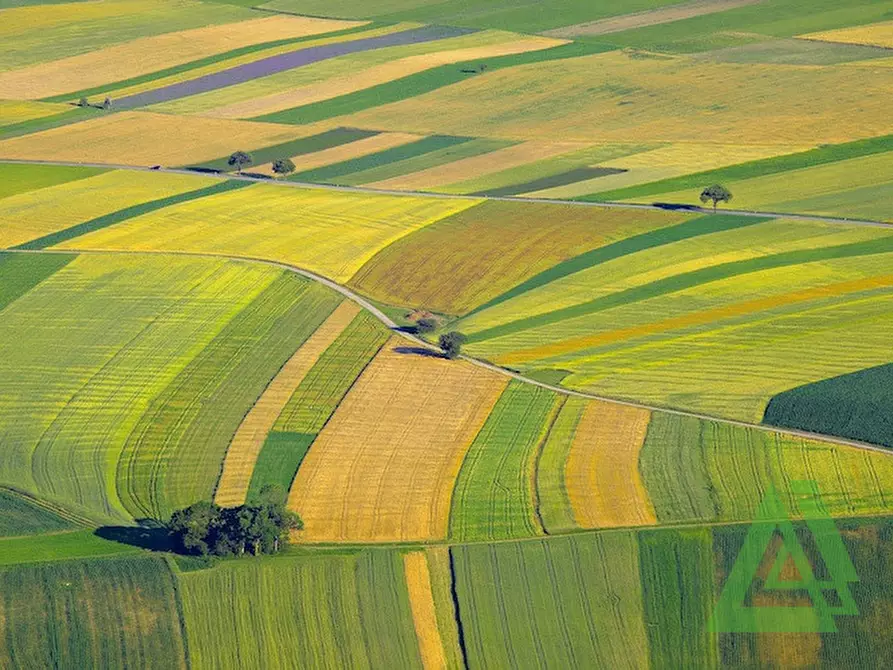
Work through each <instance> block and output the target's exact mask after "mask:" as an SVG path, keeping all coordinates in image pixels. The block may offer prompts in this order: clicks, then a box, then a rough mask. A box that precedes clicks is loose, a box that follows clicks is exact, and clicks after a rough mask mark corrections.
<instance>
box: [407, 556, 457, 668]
mask: <svg viewBox="0 0 893 670" xmlns="http://www.w3.org/2000/svg"><path fill="white" fill-rule="evenodd" d="M403 571H404V572H405V573H406V589H407V591H408V592H409V604H410V606H411V607H412V621H413V624H414V625H415V634H416V637H417V638H418V640H419V654H420V655H421V657H422V666H423V667H424V668H425V670H438V669H440V668H446V667H447V664H446V655H445V654H444V651H443V641H442V640H441V639H440V631H439V630H438V627H437V610H436V606H435V604H434V594H433V592H432V589H431V575H430V573H429V571H428V558H427V556H426V552H424V551H413V552H410V553H408V554H404V556H403Z"/></svg>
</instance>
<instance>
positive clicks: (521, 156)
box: [378, 142, 578, 191]
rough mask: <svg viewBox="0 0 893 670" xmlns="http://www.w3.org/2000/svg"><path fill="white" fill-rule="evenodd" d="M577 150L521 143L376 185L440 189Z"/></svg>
mask: <svg viewBox="0 0 893 670" xmlns="http://www.w3.org/2000/svg"><path fill="white" fill-rule="evenodd" d="M576 148H578V145H575V144H570V143H564V142H523V143H521V144H514V145H512V146H509V147H505V148H504V149H499V150H497V151H491V152H489V153H486V154H483V155H480V156H471V157H469V158H463V159H461V160H457V161H453V162H451V163H447V164H446V165H438V166H435V167H432V168H428V169H427V170H419V171H416V172H413V173H411V174H406V175H402V176H399V177H394V178H393V179H389V180H387V181H383V182H379V183H378V187H379V188H392V189H400V190H405V191H431V190H439V189H438V188H437V187H439V186H447V185H449V184H454V183H457V182H460V181H467V180H470V179H472V178H476V177H480V176H482V175H485V174H488V173H490V172H497V171H502V170H506V169H509V168H512V167H516V166H519V165H527V164H528V163H532V162H534V161H537V160H542V159H545V158H549V157H551V156H555V155H560V154H565V153H569V152H571V151H573V150H574V149H576Z"/></svg>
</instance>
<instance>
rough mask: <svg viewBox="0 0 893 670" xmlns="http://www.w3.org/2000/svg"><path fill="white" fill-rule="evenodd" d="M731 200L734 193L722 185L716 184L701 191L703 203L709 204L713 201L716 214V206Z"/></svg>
mask: <svg viewBox="0 0 893 670" xmlns="http://www.w3.org/2000/svg"><path fill="white" fill-rule="evenodd" d="M731 199H732V192H731V191H730V190H729V189H727V188H726V187H725V186H723V185H722V184H714V185H713V186H708V187H707V188H705V189H704V190H703V191H701V202H703V203H704V204H707V203H708V202H710V201H711V200H712V201H713V211H714V212H715V211H716V206H717V205H718V204H719V203H721V202H729V201H730V200H731Z"/></svg>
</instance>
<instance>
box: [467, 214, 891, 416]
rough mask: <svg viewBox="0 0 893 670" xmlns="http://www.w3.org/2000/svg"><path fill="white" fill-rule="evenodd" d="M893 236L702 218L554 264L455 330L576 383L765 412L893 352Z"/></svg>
mask: <svg viewBox="0 0 893 670" xmlns="http://www.w3.org/2000/svg"><path fill="white" fill-rule="evenodd" d="M710 231H712V232H710ZM670 240H675V241H670ZM891 243H893V242H891V237H890V234H889V231H887V230H885V229H883V228H869V227H856V226H840V225H831V224H824V223H814V222H793V221H790V222H788V221H778V220H775V221H768V222H760V220H759V219H754V218H751V219H749V221H748V222H745V221H743V219H742V220H739V221H738V222H737V223H736V219H735V217H731V218H728V217H719V218H714V217H708V218H705V219H695V220H692V221H691V222H690V224H686V223H683V224H679V225H677V226H675V227H672V226H671V227H667V228H664V229H661V230H658V231H655V234H645V235H642V236H639V237H638V238H635V237H634V238H631V239H629V240H625V241H621V242H620V243H618V244H615V245H608V246H606V247H604V248H603V249H599V250H596V252H593V254H592V255H590V256H589V257H588V258H584V257H585V256H586V255H585V254H584V257H581V261H579V262H577V263H576V264H575V265H574V267H572V268H570V269H577V271H576V272H572V273H570V274H564V273H563V272H560V271H559V270H561V266H557V267H556V271H555V272H553V273H552V276H553V277H555V278H554V279H553V281H551V282H548V283H541V284H540V285H535V284H536V283H531V284H528V286H525V285H524V284H522V285H521V286H520V287H518V288H517V289H513V290H512V291H510V292H509V293H507V294H506V296H505V297H504V298H502V299H501V300H500V299H497V300H493V301H491V302H490V303H489V305H491V306H490V307H489V308H487V309H481V310H480V311H477V312H474V313H472V314H471V315H470V316H468V317H467V318H466V319H463V320H462V321H461V322H460V324H459V329H460V330H462V331H463V332H465V333H468V334H469V335H470V336H471V342H472V344H471V345H470V347H471V351H472V352H473V353H475V354H477V355H482V356H485V357H487V358H489V359H490V360H495V361H497V362H499V363H502V364H508V365H512V366H521V367H523V368H524V369H525V370H535V369H543V368H546V369H562V370H569V371H571V372H573V373H574V374H573V375H571V376H569V377H567V378H566V379H565V380H564V381H563V383H564V384H565V385H568V386H570V387H572V388H581V389H587V390H595V391H598V392H599V393H601V394H603V395H608V396H616V397H622V398H636V399H639V400H643V401H647V402H650V403H652V404H657V405H664V406H670V407H684V408H690V409H697V410H700V411H703V412H706V413H711V414H715V415H719V416H729V417H735V418H743V419H746V420H750V421H758V420H759V419H761V418H762V415H763V410H764V408H765V405H766V403H767V402H768V401H769V399H770V398H771V397H772V396H773V395H775V394H776V393H779V392H781V391H783V390H786V389H788V388H791V387H793V386H797V385H799V384H803V383H807V382H811V381H818V380H820V379H824V378H827V377H832V376H836V375H839V374H844V373H847V372H854V371H856V370H860V369H863V368H866V367H870V366H872V365H880V364H882V363H886V362H889V361H890V357H889V353H888V352H887V350H886V349H885V345H884V344H883V343H882V339H883V335H882V334H881V333H882V332H883V331H884V330H885V329H886V328H887V327H889V317H888V310H886V309H885V305H887V304H888V302H889V299H890V279H889V274H888V272H887V271H888V269H889V254H890V252H891V251H893V248H891V247H890V245H891ZM612 247H613V248H612ZM633 248H635V249H638V251H632V253H625V250H626V249H633ZM719 248H721V249H722V251H721V252H719V253H718V252H717V249H719ZM677 254H678V255H677ZM609 259H610V260H609ZM584 260H585V261H587V262H583V261H584ZM640 272H641V274H639V273H640ZM534 279H536V278H534ZM537 283H538V282H537ZM527 288H529V290H524V289H527ZM484 307H487V306H486V305H485V306H484ZM499 314H502V315H504V318H507V319H508V322H507V323H501V324H500V323H499V322H498V321H497V320H496V319H494V317H496V315H499ZM524 314H529V315H530V316H527V317H522V316H521V315H524ZM519 317H521V318H519ZM497 318H498V317H497ZM491 319H493V320H491ZM851 339H852V341H851V342H850V340H851ZM843 341H847V342H848V344H847V346H846V347H845V348H842V347H841V345H840V343H841V342H843ZM732 352H734V353H732ZM807 352H809V353H807ZM817 352H825V353H824V355H816V354H817ZM717 379H721V380H722V382H721V383H717ZM627 384H629V385H627Z"/></svg>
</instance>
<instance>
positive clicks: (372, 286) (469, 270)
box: [350, 201, 687, 314]
mask: <svg viewBox="0 0 893 670" xmlns="http://www.w3.org/2000/svg"><path fill="white" fill-rule="evenodd" d="M686 218H687V216H686V215H684V214H677V213H669V212H642V211H635V212H634V211H628V210H609V209H601V208H586V207H572V206H567V205H553V204H544V203H514V202H498V201H492V202H484V203H482V204H479V205H477V206H475V207H472V208H470V209H467V210H465V211H463V212H461V213H458V214H456V215H454V216H452V217H449V218H446V219H443V220H441V221H439V222H437V223H436V224H434V225H433V226H428V227H425V228H422V229H421V230H419V231H417V232H415V233H413V234H412V235H409V236H407V237H405V238H403V239H402V240H400V241H398V242H396V243H394V244H391V245H390V246H388V247H386V248H385V249H384V250H383V251H381V252H380V253H378V254H377V255H376V256H374V257H373V258H372V260H370V261H369V262H368V263H366V265H364V266H363V267H362V269H360V270H359V272H357V273H356V274H355V275H354V276H353V278H352V279H351V280H350V285H351V286H352V287H354V288H356V289H357V290H358V291H361V292H363V293H366V294H368V295H371V296H373V297H375V298H377V299H379V300H383V301H385V302H388V303H391V304H397V305H408V306H414V307H422V308H425V309H431V310H436V311H440V312H445V313H448V314H462V313H465V312H468V311H470V310H471V309H473V308H475V307H477V306H479V305H482V304H484V303H486V302H488V301H489V300H491V299H493V298H496V297H497V296H499V295H501V294H502V293H504V292H506V291H509V290H510V289H512V288H514V287H515V286H517V285H519V284H521V283H522V282H524V281H525V280H528V279H530V278H531V277H534V276H536V275H538V274H539V273H541V272H548V271H549V270H550V269H551V268H552V267H554V266H555V265H556V264H557V263H560V262H561V261H564V260H566V259H568V258H573V257H576V256H579V255H580V254H584V253H586V252H589V251H591V250H593V249H596V248H598V247H600V246H605V245H608V244H611V243H614V242H618V241H619V240H622V239H623V238H625V237H633V236H635V235H637V234H642V233H646V232H648V231H651V230H656V229H659V228H662V227H664V226H671V225H673V224H676V223H679V222H681V221H684V220H686ZM506 236H511V238H512V239H513V243H512V244H511V245H506V244H505V240H506ZM468 240H474V244H468Z"/></svg>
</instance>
